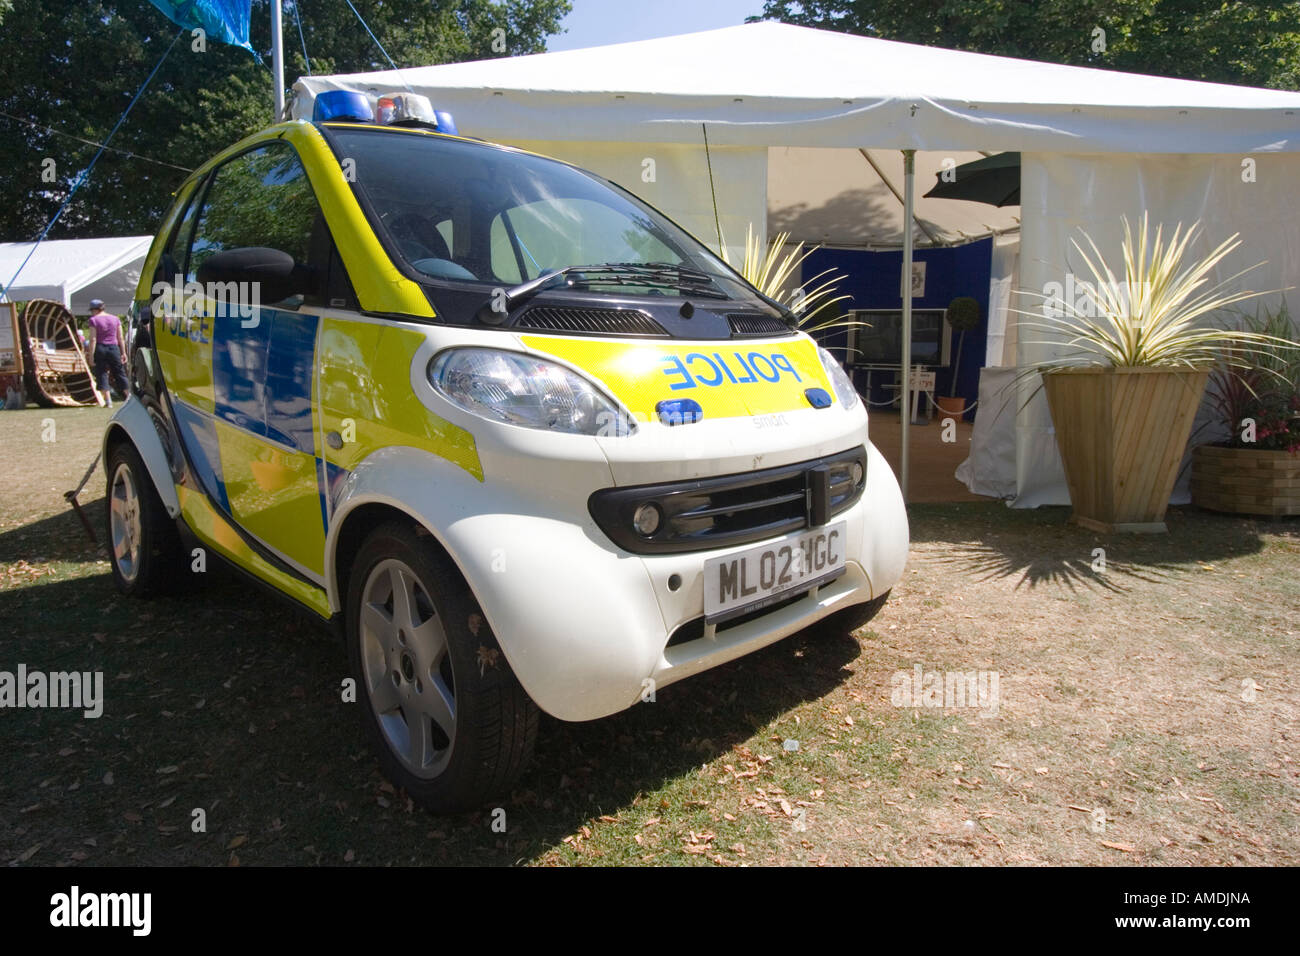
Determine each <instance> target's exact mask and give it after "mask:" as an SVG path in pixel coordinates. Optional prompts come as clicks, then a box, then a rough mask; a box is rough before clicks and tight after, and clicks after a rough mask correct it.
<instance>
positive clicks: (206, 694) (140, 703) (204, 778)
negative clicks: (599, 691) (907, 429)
mask: <svg viewBox="0 0 1300 956" xmlns="http://www.w3.org/2000/svg"><path fill="white" fill-rule="evenodd" d="M208 577H209V578H210V581H209V583H208V584H207V585H206V586H204V587H201V588H200V589H198V590H197V592H196V593H193V594H190V595H187V596H182V597H172V598H166V599H159V600H155V601H152V602H136V601H128V600H126V599H124V598H121V597H119V596H118V595H117V593H116V591H115V590H114V589H113V586H112V583H111V579H110V577H109V575H107V574H100V575H96V576H93V577H81V578H78V579H76V580H75V581H59V582H47V583H41V582H37V583H36V584H34V585H31V586H28V587H25V588H18V589H14V590H11V591H9V592H7V593H6V594H5V595H4V596H3V597H4V600H5V605H4V608H3V610H4V611H5V615H4V616H5V617H7V618H10V619H11V620H12V622H13V626H12V627H11V626H6V627H5V633H6V634H7V635H9V636H6V637H3V638H0V660H2V661H3V663H0V669H12V668H14V667H15V666H16V664H17V663H18V662H23V663H26V664H27V666H28V667H29V668H30V669H47V670H54V669H60V670H63V669H76V670H80V671H102V672H103V673H104V679H105V702H104V713H103V716H102V717H100V718H99V719H85V718H83V717H82V715H81V713H80V712H79V711H75V712H74V711H68V710H30V709H28V710H14V711H12V712H10V713H7V714H6V715H5V717H4V719H5V736H6V744H5V747H4V748H3V750H4V751H5V753H4V755H3V756H0V860H3V861H4V862H8V861H10V860H13V859H15V858H16V857H17V856H19V855H20V854H22V853H23V852H24V851H25V850H26V849H28V848H30V847H31V846H32V845H35V844H38V843H39V844H41V845H42V849H41V850H40V851H38V854H37V855H36V856H34V857H32V858H31V860H30V862H31V863H33V864H44V865H51V864H54V863H63V862H81V861H85V862H88V863H91V864H134V863H139V864H154V865H177V864H198V865H225V864H228V863H230V862H234V860H236V859H237V860H238V861H239V862H241V863H244V864H271V865H276V864H305V863H326V864H328V863H343V862H345V860H348V859H352V860H355V861H356V862H358V863H367V864H387V863H393V864H398V865H401V864H420V863H480V864H498V865H501V864H504V865H509V864H514V863H518V862H526V861H528V860H531V859H535V858H536V857H538V856H539V855H541V854H543V853H545V852H546V851H547V850H549V849H551V848H553V847H555V846H556V845H558V844H559V842H560V841H561V840H562V839H563V838H564V837H565V836H567V835H569V834H571V833H573V832H574V831H575V830H576V829H578V828H580V827H581V826H583V825H584V824H585V823H587V822H588V821H589V820H591V819H592V818H594V817H597V816H600V815H602V814H617V813H618V812H619V811H620V810H621V809H623V808H626V807H628V806H629V805H630V804H631V803H632V802H633V801H635V800H637V799H638V797H639V795H641V794H643V793H646V792H651V791H654V790H656V789H658V788H660V787H662V786H663V785H664V783H665V782H666V781H670V780H672V779H675V778H678V777H681V776H683V775H686V774H689V773H690V772H691V771H692V770H693V769H694V768H697V767H698V766H699V765H700V764H702V763H704V762H706V761H709V760H712V759H714V758H715V757H717V756H718V755H720V754H723V753H725V752H727V751H728V750H729V749H730V748H731V747H732V746H734V745H735V744H737V743H739V742H742V741H744V740H747V739H748V738H750V737H751V736H753V734H754V733H755V732H757V731H758V730H759V729H761V728H762V727H764V726H766V725H767V724H769V723H770V722H771V721H773V720H774V719H775V718H777V717H779V716H780V715H781V714H783V713H785V712H786V711H788V710H789V709H790V708H792V707H794V706H796V705H797V704H799V703H801V702H803V701H807V700H810V699H815V698H817V697H820V696H823V695H825V694H826V693H828V692H830V691H831V690H833V689H834V688H836V687H837V686H839V684H840V683H841V682H842V681H843V680H844V679H845V678H846V676H847V675H846V672H845V667H846V666H847V665H849V664H851V662H853V661H854V660H855V659H856V658H858V657H859V655H860V653H861V650H860V646H859V644H858V642H857V640H856V639H854V638H853V637H851V636H849V635H825V634H815V633H806V634H800V635H796V636H794V637H791V638H789V639H787V640H785V641H782V642H779V643H778V644H776V645H773V646H772V647H769V648H767V649H765V650H763V651H760V652H758V653H756V654H753V655H750V656H749V657H747V658H744V659H742V660H740V661H736V662H733V663H731V664H729V665H725V666H723V667H721V668H717V669H715V670H713V671H710V672H707V673H705V674H702V675H699V676H697V677H694V678H692V679H691V680H689V681H685V682H683V683H681V684H678V685H673V686H671V687H667V688H663V689H661V690H660V691H659V692H658V694H657V700H656V701H655V702H654V703H646V704H639V705H637V706H636V707H634V708H633V709H631V710H629V711H625V712H623V713H621V714H618V715H615V716H613V717H610V718H606V719H604V720H599V721H593V722H590V723H584V724H565V723H561V722H559V721H556V720H553V719H549V718H545V719H544V720H543V723H542V733H541V736H540V738H539V742H538V751H537V756H536V759H535V760H534V762H533V765H532V766H531V767H530V769H529V771H528V772H527V773H526V774H525V776H524V777H523V779H522V780H521V781H520V783H519V785H518V789H517V790H516V792H515V793H514V794H512V795H511V796H509V797H508V798H503V799H502V800H500V801H498V802H497V803H496V804H494V806H492V807H487V808H484V809H483V810H481V811H479V812H476V813H471V814H466V815H461V816H457V817H435V816H433V815H431V814H427V813H424V812H423V811H421V810H419V809H418V808H415V809H414V810H413V811H411V810H409V809H408V805H407V801H406V800H405V798H404V796H403V795H402V794H400V793H394V792H393V790H392V788H391V787H390V786H389V785H388V784H387V783H386V782H385V781H384V779H383V778H382V777H381V776H380V774H379V772H378V769H377V764H376V762H375V760H374V758H373V757H372V756H371V754H370V752H369V750H368V749H367V747H366V745H365V742H364V737H363V734H362V731H361V721H360V715H359V714H358V713H357V712H356V711H355V710H354V708H355V707H356V706H357V705H355V704H347V703H343V702H342V699H341V698H342V695H341V693H340V689H341V686H342V681H343V680H344V678H346V677H348V676H349V675H348V672H347V661H346V656H345V654H344V653H343V650H342V649H341V648H340V647H339V646H338V643H337V641H335V640H333V639H332V638H331V637H330V636H329V635H328V632H326V631H324V630H323V629H322V628H319V627H316V626H313V625H312V624H310V623H308V622H306V621H304V620H302V619H300V618H298V617H296V616H294V615H293V614H289V613H286V612H285V609H284V607H283V606H282V605H281V604H280V603H279V602H277V601H276V600H275V599H273V598H271V597H269V596H266V595H264V594H262V593H261V592H260V591H258V590H256V589H254V588H252V587H250V586H248V585H246V584H245V583H244V582H242V581H241V580H239V579H237V578H236V577H235V576H234V575H233V574H231V573H230V572H228V571H216V570H213V571H210V572H209V575H208ZM615 639H617V635H611V640H615ZM778 748H779V743H774V744H773V745H772V750H773V752H775V750H777V749H778ZM110 774H111V777H109V776H106V775H110ZM105 781H111V782H107V783H106V782H105ZM495 806H499V807H501V808H503V809H504V810H505V811H506V821H507V830H506V832H505V833H504V834H501V833H494V832H493V830H492V822H493V818H492V814H491V811H492V809H493V808H494V807H495ZM196 809H202V810H204V812H205V814H206V821H207V831H206V832H204V833H197V834H196V833H194V832H192V820H193V812H194V810H196ZM669 812H670V811H668V810H664V811H663V813H664V815H665V816H667V815H668V814H669ZM88 840H90V841H94V846H93V847H92V846H90V845H89V844H88V843H87V842H86V841H88Z"/></svg>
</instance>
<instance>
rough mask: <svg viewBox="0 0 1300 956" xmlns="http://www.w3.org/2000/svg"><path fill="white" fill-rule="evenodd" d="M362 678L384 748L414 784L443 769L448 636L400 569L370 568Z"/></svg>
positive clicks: (408, 573) (451, 726) (452, 725)
mask: <svg viewBox="0 0 1300 956" xmlns="http://www.w3.org/2000/svg"><path fill="white" fill-rule="evenodd" d="M360 625H361V626H360V632H361V663H362V670H363V674H362V676H363V677H364V679H365V682H366V688H367V690H368V691H369V697H370V707H371V710H373V711H374V714H375V718H376V719H377V720H378V722H379V727H380V729H381V730H382V731H383V734H384V738H385V740H386V741H387V743H388V748H389V750H391V751H392V752H393V754H394V755H395V756H396V757H397V758H398V759H399V760H401V761H402V763H403V764H404V765H405V766H406V768H407V769H408V770H409V771H410V772H411V773H413V774H415V775H416V776H417V777H422V778H424V779H429V778H432V777H436V776H438V774H440V773H442V771H443V770H444V769H446V766H447V761H448V760H449V759H450V758H451V751H452V747H453V745H454V742H455V739H456V684H455V681H454V679H453V676H452V669H451V657H450V655H449V654H448V653H447V634H446V631H444V630H443V627H442V621H441V620H440V619H439V617H438V614H437V612H436V611H435V610H434V607H433V601H432V600H431V599H430V597H429V594H428V592H427V591H426V590H425V589H424V587H423V585H421V584H420V581H419V579H418V578H417V577H416V575H415V572H414V571H412V570H411V569H410V567H408V566H407V565H406V563H405V562H403V561H399V560H398V559H396V558H388V559H387V560H384V561H381V562H380V563H379V564H377V565H375V568H374V570H372V571H371V572H370V576H369V577H368V578H367V579H366V586H365V588H364V589H363V590H362V592H361V621H360Z"/></svg>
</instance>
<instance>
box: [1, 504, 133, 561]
mask: <svg viewBox="0 0 1300 956" xmlns="http://www.w3.org/2000/svg"><path fill="white" fill-rule="evenodd" d="M86 490H87V491H90V490H91V489H89V488H87V489H86ZM88 499H89V500H88ZM78 500H79V501H80V502H81V510H82V511H84V512H85V514H86V518H87V519H88V520H89V521H90V525H91V527H92V528H94V529H95V538H96V541H97V542H98V545H97V544H94V543H92V542H91V540H90V537H89V535H87V534H86V528H85V526H84V525H82V523H81V521H80V520H78V518H77V515H76V513H75V512H74V511H73V510H72V506H71V505H68V506H67V509H66V510H65V511H60V512H58V513H57V514H52V515H50V516H49V517H48V518H41V519H39V520H37V521H33V522H31V523H30V524H25V525H22V526H20V527H17V528H10V529H9V530H8V531H3V532H0V562H9V561H31V562H35V561H36V560H37V559H40V560H41V561H42V562H43V561H95V560H98V559H99V558H101V557H105V556H106V554H107V552H101V550H100V548H101V547H102V546H103V544H104V536H105V534H107V530H106V529H105V527H104V496H103V494H102V493H101V494H98V495H96V494H94V493H91V494H90V495H87V494H85V493H83V494H82V496H81V498H79V499H78Z"/></svg>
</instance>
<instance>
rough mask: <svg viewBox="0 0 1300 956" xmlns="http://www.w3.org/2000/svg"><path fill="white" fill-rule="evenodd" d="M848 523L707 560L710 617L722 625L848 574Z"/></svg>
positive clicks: (706, 614)
mask: <svg viewBox="0 0 1300 956" xmlns="http://www.w3.org/2000/svg"><path fill="white" fill-rule="evenodd" d="M846 527H847V525H846V523H845V522H843V521H841V522H839V523H838V524H832V525H827V526H825V527H823V528H812V529H810V530H808V531H802V532H800V533H799V534H796V535H791V536H790V537H788V538H784V539H782V540H781V541H776V542H771V543H768V544H760V545H759V546H758V547H756V548H750V549H749V550H748V551H741V552H739V553H738V554H729V555H727V556H726V557H725V558H710V559H708V560H707V561H705V562H704V619H705V621H707V622H708V623H710V624H712V623H716V622H718V621H722V620H726V619H727V618H730V617H736V616H738V615H740V614H743V613H745V612H747V611H753V610H757V609H758V608H761V607H764V606H765V605H768V604H775V603H776V602H777V601H780V600H781V599H782V598H783V597H784V596H786V595H789V594H790V593H791V592H795V591H807V590H810V589H811V588H812V587H814V586H815V585H818V584H824V583H825V582H827V581H830V580H832V579H833V578H837V577H839V576H840V575H841V574H843V573H844V557H845V556H844V551H845V547H844V545H845V536H846V535H845V528H846Z"/></svg>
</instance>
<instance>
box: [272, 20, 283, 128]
mask: <svg viewBox="0 0 1300 956" xmlns="http://www.w3.org/2000/svg"><path fill="white" fill-rule="evenodd" d="M282 6H283V0H271V73H272V75H273V76H274V82H275V118H274V119H272V121H271V122H273V123H278V122H280V120H281V119H283V118H284V17H283V13H284V11H283V9H282Z"/></svg>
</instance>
